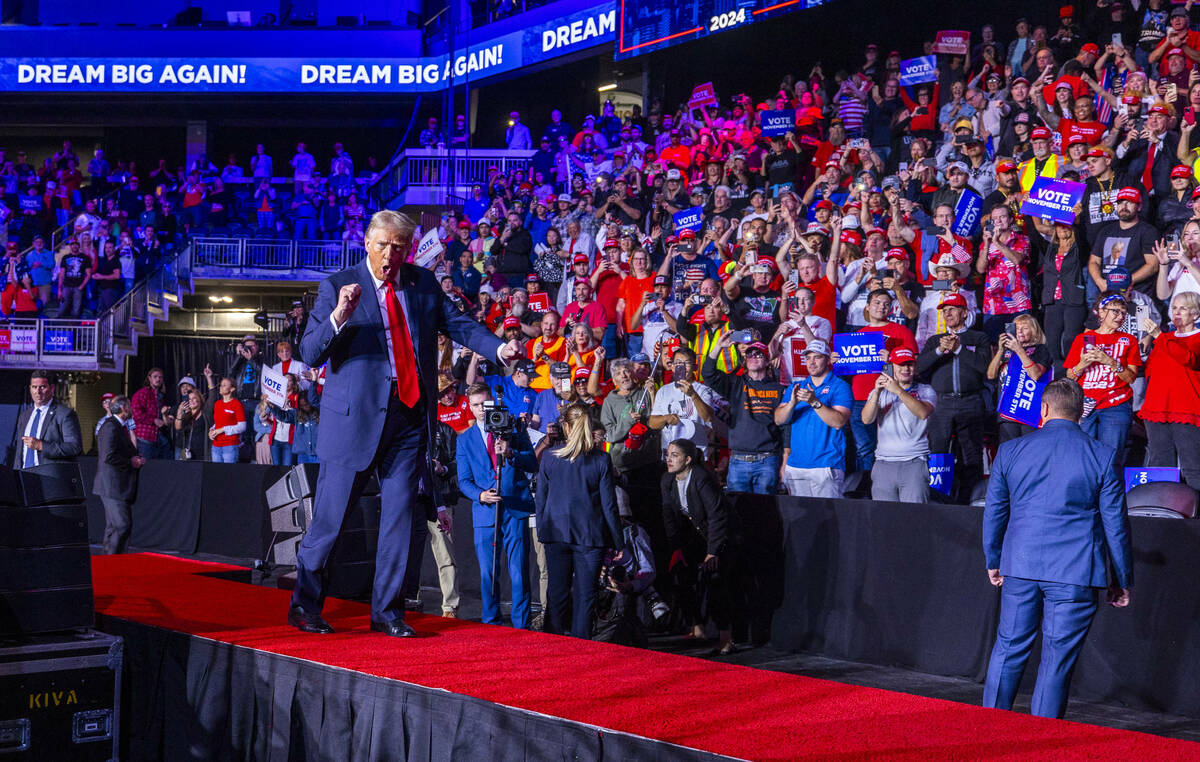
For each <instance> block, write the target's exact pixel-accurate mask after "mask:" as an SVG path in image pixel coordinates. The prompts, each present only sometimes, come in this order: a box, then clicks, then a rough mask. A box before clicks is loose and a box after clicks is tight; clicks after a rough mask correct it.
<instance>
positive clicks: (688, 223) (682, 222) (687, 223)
mask: <svg viewBox="0 0 1200 762" xmlns="http://www.w3.org/2000/svg"><path fill="white" fill-rule="evenodd" d="M671 219H672V221H673V222H674V223H675V231H676V232H679V231H680V230H693V231H699V230H700V228H702V227H704V207H702V206H693V207H691V208H689V209H683V210H681V211H678V212H675V216H674V217H672V218H671Z"/></svg>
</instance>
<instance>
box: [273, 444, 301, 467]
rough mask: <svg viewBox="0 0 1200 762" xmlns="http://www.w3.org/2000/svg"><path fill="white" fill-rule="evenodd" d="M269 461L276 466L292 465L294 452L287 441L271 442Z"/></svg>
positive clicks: (294, 463)
mask: <svg viewBox="0 0 1200 762" xmlns="http://www.w3.org/2000/svg"><path fill="white" fill-rule="evenodd" d="M271 462H272V463H274V464H275V465H277V466H294V465H296V453H294V452H292V446H291V445H290V444H288V443H287V442H272V443H271Z"/></svg>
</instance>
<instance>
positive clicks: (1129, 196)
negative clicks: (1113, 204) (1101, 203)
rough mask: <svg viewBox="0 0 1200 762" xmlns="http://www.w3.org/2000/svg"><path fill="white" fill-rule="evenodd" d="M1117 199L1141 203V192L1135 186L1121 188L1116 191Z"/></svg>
mask: <svg viewBox="0 0 1200 762" xmlns="http://www.w3.org/2000/svg"><path fill="white" fill-rule="evenodd" d="M1117 201H1132V202H1133V203H1135V204H1140V203H1142V192H1141V191H1140V190H1138V189H1137V188H1122V189H1121V190H1119V191H1117Z"/></svg>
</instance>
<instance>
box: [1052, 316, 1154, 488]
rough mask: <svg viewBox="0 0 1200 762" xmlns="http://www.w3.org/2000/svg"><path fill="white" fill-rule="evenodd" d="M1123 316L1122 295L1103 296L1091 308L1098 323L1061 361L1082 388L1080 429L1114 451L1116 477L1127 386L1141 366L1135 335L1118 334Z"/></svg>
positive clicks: (1128, 403)
mask: <svg viewBox="0 0 1200 762" xmlns="http://www.w3.org/2000/svg"><path fill="white" fill-rule="evenodd" d="M1127 314H1128V307H1127V306H1126V301H1125V297H1123V296H1121V295H1119V294H1107V295H1103V296H1101V297H1100V299H1099V301H1098V302H1097V304H1096V315H1097V317H1098V318H1099V319H1100V325H1099V326H1098V327H1097V328H1096V329H1095V330H1090V331H1084V332H1083V333H1081V334H1080V335H1078V336H1076V337H1075V341H1074V342H1073V343H1072V344H1071V350H1070V351H1069V352H1067V357H1066V359H1065V360H1064V361H1063V367H1065V368H1066V370H1067V378H1070V379H1072V380H1074V381H1078V382H1079V384H1080V386H1082V387H1083V394H1084V404H1083V419H1082V420H1081V421H1080V422H1079V425H1080V427H1081V428H1082V429H1083V430H1084V431H1085V432H1086V433H1087V434H1088V435H1089V436H1091V437H1092V438H1094V439H1097V440H1099V441H1100V442H1102V443H1104V444H1106V445H1108V446H1109V447H1112V448H1113V449H1114V450H1116V451H1117V457H1116V459H1115V460H1114V466H1115V467H1116V469H1117V474H1118V476H1119V475H1121V473H1122V471H1121V468H1122V466H1123V464H1124V462H1125V457H1124V452H1125V437H1126V434H1128V432H1129V424H1130V421H1131V420H1132V418H1133V389H1132V388H1131V387H1130V384H1132V383H1133V381H1134V379H1136V378H1137V375H1138V369H1140V368H1141V367H1142V355H1141V352H1140V351H1139V349H1138V340H1137V337H1135V336H1133V335H1132V334H1129V333H1125V332H1124V331H1122V330H1120V329H1121V327H1122V326H1123V325H1124V324H1125V316H1126V315H1127Z"/></svg>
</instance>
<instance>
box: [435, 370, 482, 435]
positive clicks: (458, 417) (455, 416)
mask: <svg viewBox="0 0 1200 762" xmlns="http://www.w3.org/2000/svg"><path fill="white" fill-rule="evenodd" d="M437 414H438V420H439V421H441V422H442V423H444V424H446V425H447V426H449V427H450V428H452V429H454V433H456V434H461V433H463V432H464V431H466V430H467V429H469V428H471V424H473V423H475V414H474V413H472V412H471V404H470V401H469V400H468V399H467V397H466V395H464V394H459V393H458V385H457V384H456V383H455V381H454V379H453V378H447V377H446V376H438V408H437Z"/></svg>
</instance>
